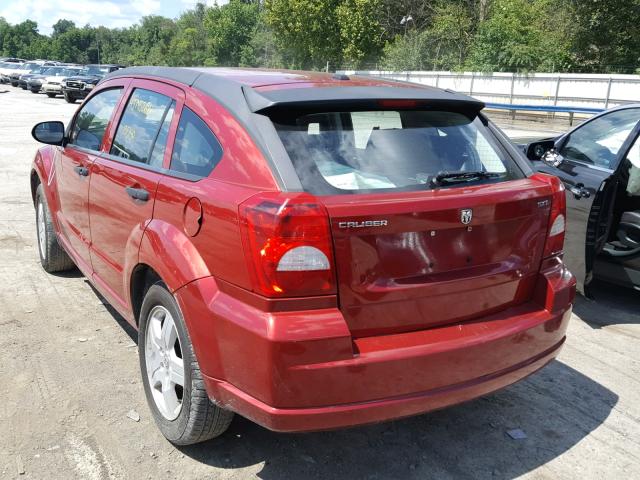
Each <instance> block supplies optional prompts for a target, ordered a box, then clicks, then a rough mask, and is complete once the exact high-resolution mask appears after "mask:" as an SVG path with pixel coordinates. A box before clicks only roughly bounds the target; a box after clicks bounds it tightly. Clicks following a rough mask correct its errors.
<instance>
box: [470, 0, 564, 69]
mask: <svg viewBox="0 0 640 480" xmlns="http://www.w3.org/2000/svg"><path fill="white" fill-rule="evenodd" d="M555 3H556V2H554V1H553V0H495V1H494V2H493V3H492V5H491V9H490V12H489V17H488V18H487V20H485V21H484V22H483V23H482V24H481V25H480V26H479V30H478V33H477V35H476V36H475V37H474V39H473V42H472V47H471V51H470V54H469V59H468V62H467V63H468V66H469V67H470V68H472V69H475V70H482V71H487V72H488V71H501V72H530V71H534V70H543V71H545V70H546V71H549V70H556V71H557V70H559V69H563V68H564V67H565V66H566V64H567V63H568V61H569V45H568V41H567V36H566V34H565V32H564V31H563V29H562V28H559V26H558V25H557V24H556V21H557V20H555V19H554V14H555V12H554V9H553V7H554V6H555Z"/></svg>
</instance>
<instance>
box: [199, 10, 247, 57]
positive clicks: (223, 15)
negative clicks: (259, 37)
mask: <svg viewBox="0 0 640 480" xmlns="http://www.w3.org/2000/svg"><path fill="white" fill-rule="evenodd" d="M258 15H259V5H258V3H254V2H246V1H242V0H230V1H229V3H227V4H225V5H222V6H220V7H219V6H217V5H216V6H214V7H211V8H209V9H207V11H206V14H205V18H204V27H205V30H206V33H207V39H208V44H209V49H210V51H211V54H212V60H213V63H215V64H216V65H228V66H234V65H236V66H237V65H239V64H240V63H241V61H242V57H243V52H244V54H245V55H246V51H247V47H248V46H249V42H250V40H251V38H252V37H253V34H254V30H255V28H256V25H257V24H258Z"/></svg>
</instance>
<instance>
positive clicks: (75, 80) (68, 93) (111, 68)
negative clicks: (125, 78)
mask: <svg viewBox="0 0 640 480" xmlns="http://www.w3.org/2000/svg"><path fill="white" fill-rule="evenodd" d="M121 68H124V66H123V65H86V66H85V67H84V68H83V69H82V71H81V72H80V73H79V74H78V75H76V76H73V77H69V78H67V79H66V80H65V82H64V83H63V84H62V95H63V96H64V99H65V100H66V101H67V102H68V103H75V102H76V100H82V99H83V98H86V96H87V95H89V93H91V91H92V90H93V88H94V87H95V86H96V85H97V84H98V82H99V81H100V80H101V79H102V78H103V77H104V76H105V75H106V74H107V73H111V72H115V71H116V70H119V69H121Z"/></svg>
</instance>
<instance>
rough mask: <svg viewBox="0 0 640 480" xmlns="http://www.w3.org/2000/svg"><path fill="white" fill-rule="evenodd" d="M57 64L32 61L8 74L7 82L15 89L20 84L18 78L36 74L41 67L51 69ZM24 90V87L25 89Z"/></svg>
mask: <svg viewBox="0 0 640 480" xmlns="http://www.w3.org/2000/svg"><path fill="white" fill-rule="evenodd" d="M55 65H57V62H49V61H45V60H33V61H31V62H27V63H23V64H21V65H20V66H19V67H18V68H16V69H14V70H13V71H11V73H10V74H9V82H10V83H11V86H12V87H17V86H18V85H19V83H20V77H21V76H22V75H25V74H29V73H38V72H39V71H40V69H41V68H42V67H53V66H55ZM25 88H26V87H25Z"/></svg>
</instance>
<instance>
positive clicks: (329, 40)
mask: <svg viewBox="0 0 640 480" xmlns="http://www.w3.org/2000/svg"><path fill="white" fill-rule="evenodd" d="M340 3H341V2H340V0H265V2H264V8H265V11H266V19H267V22H268V24H269V26H270V27H271V28H272V30H273V32H274V34H275V38H276V42H277V45H278V47H279V48H280V49H282V50H283V51H284V52H286V54H287V57H288V58H290V59H291V64H290V65H288V66H290V67H294V68H314V67H315V68H318V67H320V68H321V67H322V66H323V65H324V63H325V62H329V63H330V64H333V65H336V64H338V63H340V61H341V59H342V55H341V53H342V52H341V48H340V43H341V37H340V28H339V24H338V21H337V19H336V7H337V6H338V5H339V4H340Z"/></svg>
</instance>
